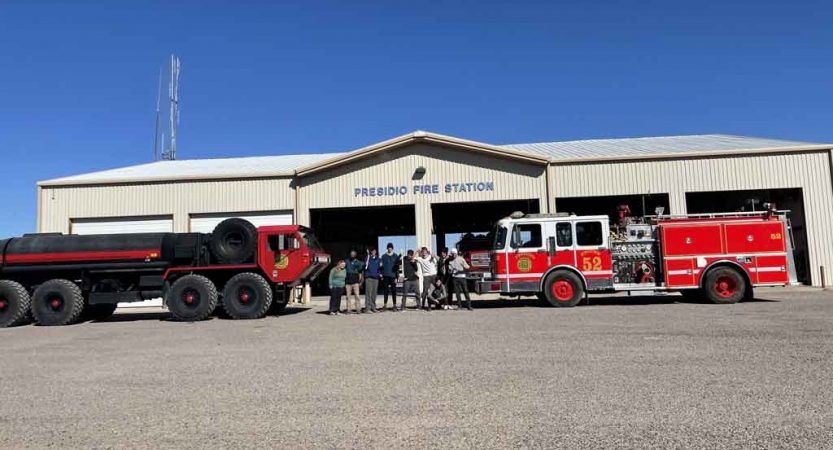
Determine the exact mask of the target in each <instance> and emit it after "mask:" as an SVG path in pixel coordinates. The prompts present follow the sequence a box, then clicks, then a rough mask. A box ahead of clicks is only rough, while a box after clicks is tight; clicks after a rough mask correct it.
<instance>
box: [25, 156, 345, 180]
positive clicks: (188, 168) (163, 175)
mask: <svg viewBox="0 0 833 450" xmlns="http://www.w3.org/2000/svg"><path fill="white" fill-rule="evenodd" d="M338 155H340V153H325V154H308V155H279V156H251V157H241V158H217V159H179V160H176V161H156V162H152V163H148V164H140V165H137V166H128V167H120V168H118V169H111V170H103V171H100V172H91V173H85V174H81V175H73V176H69V177H63V178H56V179H53V180H49V181H42V182H41V184H45V185H48V184H64V183H68V184H80V183H87V182H88V183H116V182H125V181H152V180H171V179H179V178H182V179H194V178H235V177H247V178H250V177H258V176H276V175H286V176H291V175H294V173H295V170H297V169H300V168H301V167H303V166H308V165H310V164H313V163H316V162H319V161H323V160H325V159H328V158H332V157H335V156H338Z"/></svg>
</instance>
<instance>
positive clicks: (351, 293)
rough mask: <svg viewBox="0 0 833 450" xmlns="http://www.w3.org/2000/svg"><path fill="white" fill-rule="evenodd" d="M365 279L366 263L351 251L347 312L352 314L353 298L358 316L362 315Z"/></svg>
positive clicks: (348, 269)
mask: <svg viewBox="0 0 833 450" xmlns="http://www.w3.org/2000/svg"><path fill="white" fill-rule="evenodd" d="M363 278H364V263H363V262H361V261H359V258H358V253H357V252H356V251H355V250H351V251H350V260H349V261H347V310H346V311H345V312H350V299H351V298H352V299H353V300H354V302H355V306H356V314H361V313H362V306H361V305H360V304H359V303H360V302H361V298H360V297H359V296H360V295H361V291H360V287H359V286H361V284H362V280H363Z"/></svg>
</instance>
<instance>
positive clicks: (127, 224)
mask: <svg viewBox="0 0 833 450" xmlns="http://www.w3.org/2000/svg"><path fill="white" fill-rule="evenodd" d="M173 230H174V221H173V218H172V217H170V216H154V217H123V218H108V219H73V220H72V224H71V227H70V233H72V234H123V233H170V232H172V231H173Z"/></svg>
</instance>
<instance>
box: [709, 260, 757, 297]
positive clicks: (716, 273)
mask: <svg viewBox="0 0 833 450" xmlns="http://www.w3.org/2000/svg"><path fill="white" fill-rule="evenodd" d="M747 289H749V287H748V286H747V284H746V279H745V278H744V277H743V275H741V274H740V272H738V271H737V270H736V269H733V268H731V267H716V268H714V269H711V270H709V271H708V272H706V279H705V280H704V281H703V294H704V295H705V297H706V298H707V299H708V300H709V301H710V302H712V303H718V304H730V303H737V302H739V301H741V300H742V299H743V298H744V297H745V296H746V291H747Z"/></svg>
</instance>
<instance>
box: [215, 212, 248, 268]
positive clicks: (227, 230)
mask: <svg viewBox="0 0 833 450" xmlns="http://www.w3.org/2000/svg"><path fill="white" fill-rule="evenodd" d="M209 247H210V249H211V254H212V255H213V256H214V258H216V259H217V261H218V262H220V263H222V264H242V263H246V262H249V261H250V260H251V259H252V256H253V255H254V254H255V249H256V247H257V228H255V226H254V225H252V223H251V222H249V221H248V220H244V219H238V218H232V219H226V220H224V221H222V222H220V223H219V224H217V226H216V227H214V232H212V233H211V242H210V244H209Z"/></svg>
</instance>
